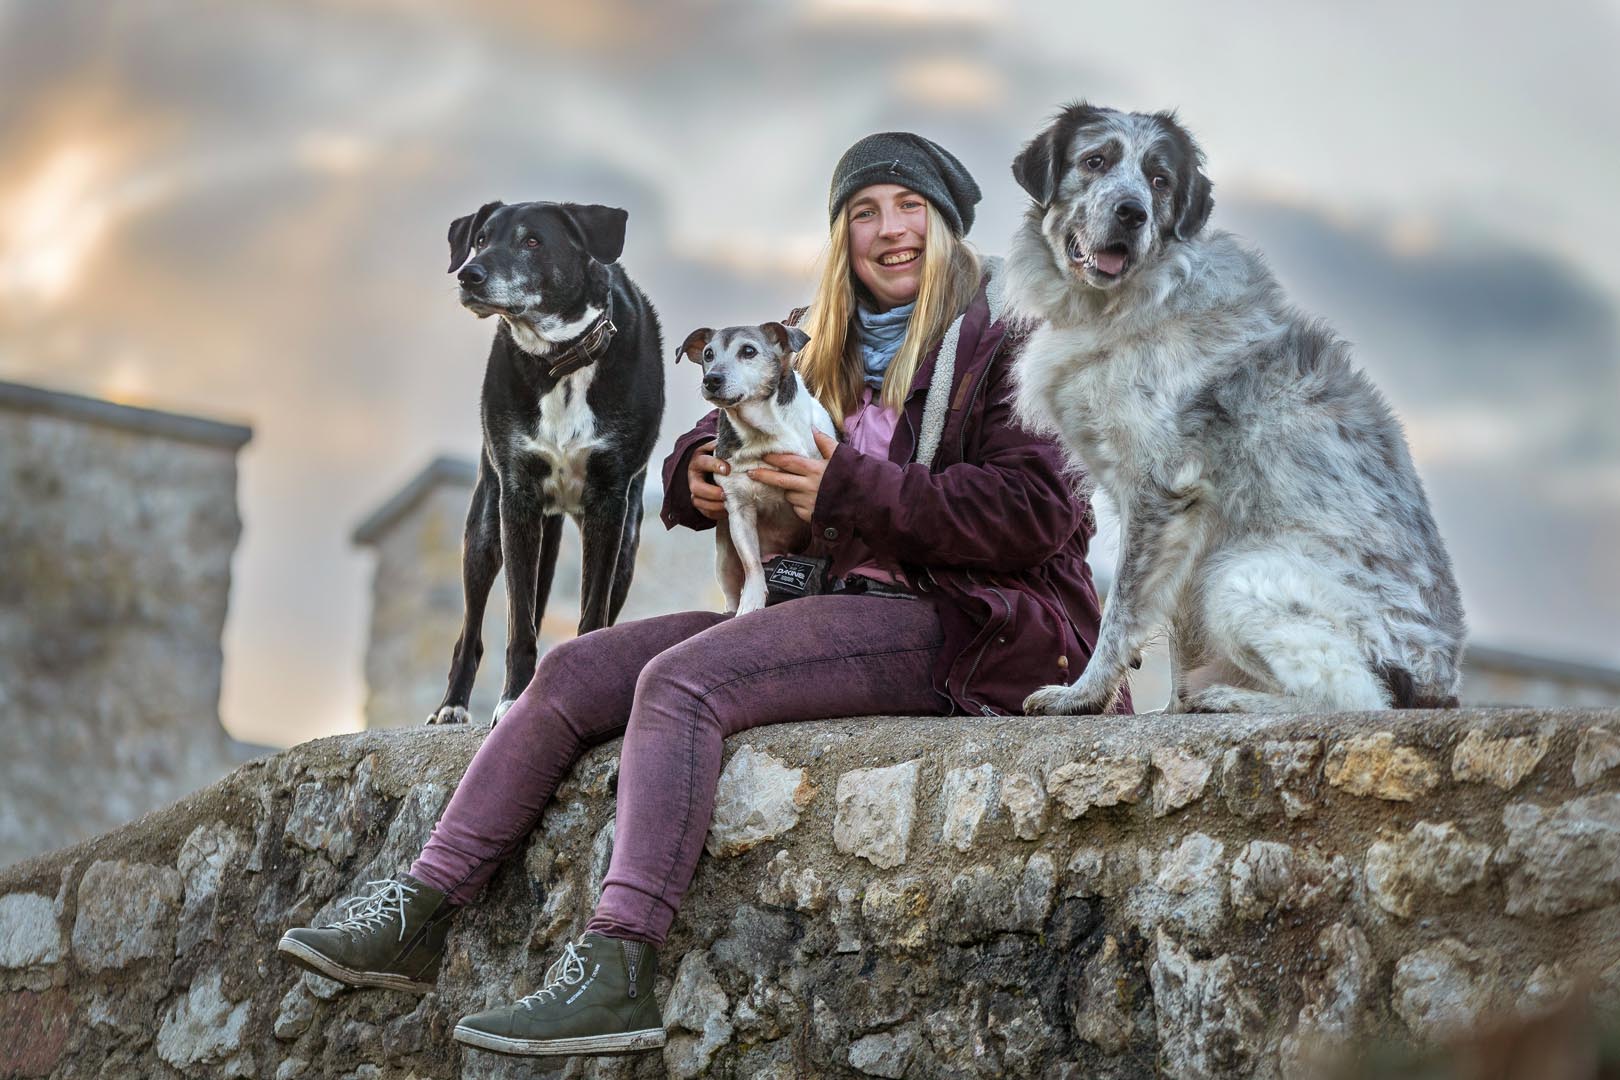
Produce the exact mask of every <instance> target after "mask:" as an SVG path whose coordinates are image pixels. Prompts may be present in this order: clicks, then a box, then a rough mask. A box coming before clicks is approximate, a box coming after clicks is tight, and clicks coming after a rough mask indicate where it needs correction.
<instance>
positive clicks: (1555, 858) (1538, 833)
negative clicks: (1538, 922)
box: [1497, 795, 1620, 915]
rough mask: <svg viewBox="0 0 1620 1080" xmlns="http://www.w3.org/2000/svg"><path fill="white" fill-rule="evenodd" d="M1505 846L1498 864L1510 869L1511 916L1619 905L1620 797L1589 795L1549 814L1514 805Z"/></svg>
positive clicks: (1506, 815)
mask: <svg viewBox="0 0 1620 1080" xmlns="http://www.w3.org/2000/svg"><path fill="white" fill-rule="evenodd" d="M1502 824H1503V825H1504V826H1505V827H1506V828H1507V841H1506V842H1505V843H1504V844H1503V845H1502V847H1501V850H1500V851H1499V852H1498V853H1497V861H1498V862H1499V863H1501V864H1502V865H1503V866H1505V867H1506V868H1507V869H1508V875H1507V893H1508V902H1507V911H1508V914H1509V915H1566V914H1569V913H1570V912H1572V911H1586V910H1588V909H1589V908H1595V907H1601V906H1603V905H1605V904H1612V903H1614V902H1615V901H1617V900H1620V795H1587V796H1584V797H1582V798H1579V799H1572V800H1570V801H1569V802H1566V803H1564V804H1562V805H1561V806H1559V807H1557V808H1556V809H1554V810H1551V811H1548V810H1546V809H1544V808H1543V807H1540V806H1537V805H1535V804H1534V803H1510V804H1509V805H1508V806H1507V807H1506V808H1504V809H1503V811H1502Z"/></svg>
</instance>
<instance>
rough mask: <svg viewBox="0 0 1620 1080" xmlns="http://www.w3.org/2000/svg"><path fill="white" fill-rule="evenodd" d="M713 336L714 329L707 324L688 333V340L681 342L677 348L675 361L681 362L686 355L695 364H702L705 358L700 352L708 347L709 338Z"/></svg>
mask: <svg viewBox="0 0 1620 1080" xmlns="http://www.w3.org/2000/svg"><path fill="white" fill-rule="evenodd" d="M712 337H714V331H713V330H711V329H709V328H708V327H707V326H700V327H698V328H697V329H696V330H694V331H692V332H691V333H690V334H687V335H686V340H685V341H683V342H681V347H680V348H678V349H676V350H675V362H676V363H677V364H678V363H680V362H681V357H683V356H684V357H686V358H687V359H688V360H690V361H692V363H694V364H702V363H703V360H702V358H701V356H700V355H699V354H701V353H702V352H703V350H704V349H705V348H706V347H708V344H709V339H710V338H712Z"/></svg>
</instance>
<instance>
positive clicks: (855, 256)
mask: <svg viewBox="0 0 1620 1080" xmlns="http://www.w3.org/2000/svg"><path fill="white" fill-rule="evenodd" d="M844 220H845V221H846V222H847V223H848V226H849V264H850V268H851V269H853V270H854V271H855V276H856V277H857V278H858V279H860V282H861V284H862V285H865V286H866V289H867V291H868V292H870V293H871V294H872V299H873V300H874V301H875V302H876V303H877V309H878V310H879V311H888V310H889V309H890V308H892V307H899V306H900V305H902V304H909V303H911V302H912V301H913V300H915V299H917V289H918V288H919V287H920V286H921V283H922V265H923V259H922V256H923V245H924V243H925V242H926V239H925V238H926V236H927V234H928V203H927V202H925V201H924V200H923V197H922V196H921V195H918V194H917V193H916V192H914V191H912V190H911V189H910V188H903V187H901V186H900V185H899V184H872V185H870V186H868V187H863V188H861V190H859V191H857V192H856V193H855V194H853V195H851V196H850V197H849V202H848V203H846V204H845V205H844Z"/></svg>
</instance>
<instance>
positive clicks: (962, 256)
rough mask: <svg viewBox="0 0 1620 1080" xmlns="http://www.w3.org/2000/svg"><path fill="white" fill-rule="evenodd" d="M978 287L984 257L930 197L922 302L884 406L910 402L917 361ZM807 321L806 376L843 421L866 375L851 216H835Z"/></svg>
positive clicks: (802, 364)
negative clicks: (853, 266)
mask: <svg viewBox="0 0 1620 1080" xmlns="http://www.w3.org/2000/svg"><path fill="white" fill-rule="evenodd" d="M923 201H924V202H927V200H926V199H925V200H923ZM978 289H979V257H978V256H977V255H975V254H974V252H973V249H972V248H971V247H969V246H968V245H967V243H966V242H965V241H963V240H962V239H960V238H959V237H958V236H957V235H956V234H955V233H953V232H951V228H950V226H949V225H948V224H946V222H945V215H943V214H941V213H939V212H938V211H936V210H935V209H934V205H933V204H932V203H928V222H927V226H926V231H925V233H924V241H923V265H922V278H921V281H920V282H919V283H918V288H917V306H916V307H915V308H913V309H912V311H911V320H910V322H909V324H908V325H907V327H906V337H905V340H904V341H903V342H901V344H900V351H899V352H898V353H897V354H895V357H894V359H893V360H891V361H890V362H889V367H888V370H887V371H886V372H885V373H884V375H883V389H882V391H881V392H880V393H879V395H878V400H879V402H880V403H881V404H882V405H883V406H884V407H886V408H890V409H895V410H898V409H900V408H901V407H902V406H904V405H905V401H906V393H907V391H909V390H910V389H911V380H912V379H913V378H915V377H916V375H917V368H918V367H919V366H921V364H922V362H923V359H924V358H925V357H926V356H927V355H928V352H929V350H930V349H932V348H933V347H934V346H935V345H936V344H938V343H939V341H940V339H941V338H943V337H944V336H945V331H946V330H947V329H948V328H949V327H950V325H951V322H952V320H954V319H955V318H956V317H957V316H958V315H960V314H961V313H962V311H963V309H965V308H966V307H967V306H968V303H969V302H970V301H971V300H972V299H973V294H974V293H975V292H977V291H978ZM803 329H804V332H805V333H807V334H809V335H810V342H809V344H807V345H806V346H805V347H804V349H803V350H802V351H801V352H800V353H799V356H798V361H797V363H798V368H799V373H800V374H801V375H803V376H804V381H805V383H806V384H807V385H808V386H809V387H810V392H811V393H812V394H815V395H816V397H817V398H818V399H820V401H821V403H822V405H824V406H826V409H827V411H828V412H829V413H831V414H832V416H833V420H834V421H835V422H836V423H837V424H838V425H839V427H840V428H841V427H843V423H844V417H846V416H848V415H849V414H850V413H852V412H854V411H855V410H856V409H857V408H859V407H860V404H861V394H862V391H863V389H864V387H865V378H866V373H865V367H864V365H863V364H862V362H861V352H860V334H859V333H858V332H857V330H856V322H855V275H854V272H853V271H852V270H851V269H850V265H849V222H848V220H847V219H845V217H844V216H843V214H842V213H840V214H839V216H838V220H837V221H835V222H833V228H832V236H831V239H830V240H829V242H828V244H827V254H826V257H825V258H824V259H823V260H822V265H821V278H820V281H819V282H818V283H817V284H816V293H815V297H814V298H813V299H812V300H811V301H810V311H809V314H807V315H806V316H805V320H804V325H803Z"/></svg>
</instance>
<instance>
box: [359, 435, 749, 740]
mask: <svg viewBox="0 0 1620 1080" xmlns="http://www.w3.org/2000/svg"><path fill="white" fill-rule="evenodd" d="M477 475H478V471H477V467H476V466H475V465H474V464H473V463H472V462H470V461H467V460H465V459H462V458H453V457H439V458H436V459H434V460H433V461H432V462H431V463H429V464H428V465H427V467H426V468H424V469H423V470H422V471H421V472H419V473H417V475H416V476H415V477H413V478H412V479H411V480H410V482H409V483H407V484H406V485H405V486H404V487H403V488H401V489H400V490H399V492H398V493H397V494H396V495H394V496H393V497H392V498H390V499H389V500H388V501H387V502H385V503H383V505H382V506H380V507H378V508H377V509H376V510H375V511H374V512H373V513H372V514H371V515H370V516H369V517H367V518H366V519H365V520H364V521H362V522H361V523H360V525H359V526H358V527H357V528H356V529H355V531H354V537H353V539H354V543H355V544H357V545H359V546H361V547H369V548H371V549H372V550H373V551H374V552H375V553H376V559H377V562H376V572H375V575H374V577H373V579H372V589H371V604H372V606H371V631H370V637H369V641H368V644H367V647H366V658H365V665H366V687H367V691H366V716H365V721H366V726H367V727H368V728H384V727H403V726H408V725H411V724H420V723H422V722H423V721H424V720H426V719H427V715H428V713H429V712H431V711H432V710H433V709H434V707H435V706H437V705H438V704H439V701H440V699H441V698H442V697H443V696H444V687H445V679H446V677H447V676H448V674H449V671H450V653H451V650H452V648H453V647H454V646H455V643H456V635H457V634H458V633H460V631H461V614H462V595H461V592H462V591H461V536H462V531H463V528H464V527H465V522H466V518H467V505H468V503H469V502H470V501H471V498H472V490H473V484H474V482H475V481H476V480H477ZM662 499H663V493H662V492H661V491H660V490H659V489H658V488H657V486H656V485H655V484H654V483H649V485H648V489H647V494H646V499H645V501H644V506H643V515H642V530H641V549H640V551H639V553H638V555H637V559H636V577H635V582H634V583H633V584H632V585H631V587H630V595H629V597H628V598H627V599H626V601H625V606H624V611H623V612H622V613H621V614H620V619H621V620H626V619H641V618H646V617H647V616H649V615H661V614H663V613H665V612H670V611H685V610H691V609H694V608H711V609H714V610H719V609H720V608H721V607H722V606H723V604H724V602H723V600H722V598H721V596H720V590H719V588H718V586H716V585H715V582H714V542H713V541H712V540H711V539H710V538H709V537H707V536H695V535H693V534H692V533H690V532H688V531H686V530H684V529H677V530H675V531H673V532H671V531H667V530H666V529H665V528H664V526H663V523H662V522H660V521H659V520H658V507H659V504H660V502H661V501H662ZM579 583H580V546H579V531H578V530H577V529H575V528H574V527H573V526H571V525H570V526H567V527H565V528H564V530H563V542H562V551H561V553H560V554H559V555H558V558H557V575H556V578H555V579H554V580H553V582H552V587H551V600H550V602H549V603H548V604H547V605H546V615H545V619H544V621H543V623H542V625H541V627H540V647H541V651H542V652H544V651H545V649H546V648H547V647H548V646H550V645H553V644H555V643H556V642H558V641H563V640H566V639H567V638H570V637H573V636H574V633H575V630H576V627H577V626H578V624H579ZM483 639H484V660H483V663H482V664H481V665H480V667H479V671H478V682H477V684H476V685H475V686H474V688H473V696H472V702H471V705H470V708H471V710H472V714H473V716H474V718H475V719H477V720H480V721H483V722H486V723H487V722H488V720H489V718H490V716H491V715H492V714H493V713H494V711H495V704H496V697H497V696H498V695H499V693H500V682H501V677H502V674H503V672H504V665H505V650H506V589H505V575H504V574H503V575H501V576H500V577H498V578H497V579H496V581H495V587H494V588H493V589H492V590H491V592H490V598H489V605H488V607H487V608H486V609H485V615H484V633H483Z"/></svg>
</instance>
